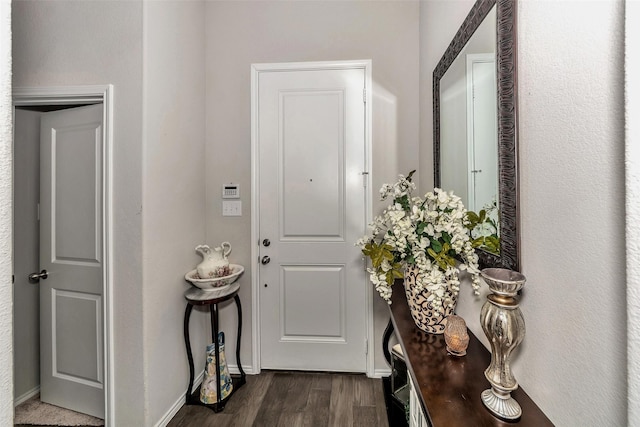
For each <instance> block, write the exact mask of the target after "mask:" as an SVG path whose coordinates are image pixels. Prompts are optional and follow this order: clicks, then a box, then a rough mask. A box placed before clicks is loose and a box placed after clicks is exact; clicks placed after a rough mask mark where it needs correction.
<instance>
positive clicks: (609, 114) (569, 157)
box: [421, 1, 627, 426]
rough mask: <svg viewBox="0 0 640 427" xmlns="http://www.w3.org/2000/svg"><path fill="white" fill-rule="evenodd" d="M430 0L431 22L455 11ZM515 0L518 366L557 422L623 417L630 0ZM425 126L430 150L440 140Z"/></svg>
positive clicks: (475, 307) (467, 304) (427, 17)
mask: <svg viewBox="0 0 640 427" xmlns="http://www.w3.org/2000/svg"><path fill="white" fill-rule="evenodd" d="M433 3H436V4H435V7H434V4H433ZM425 5H426V9H428V10H431V11H434V10H435V9H438V12H439V13H441V14H435V13H434V14H430V13H424V14H423V21H422V22H421V25H423V26H434V27H436V26H437V25H438V22H442V21H443V20H444V16H445V15H447V14H448V12H447V8H446V7H444V5H443V4H440V3H439V2H430V1H427V2H426V3H425ZM456 6H457V5H456V4H451V5H450V8H451V14H454V13H455V14H457V13H459V11H457V8H456V11H453V9H454V8H455V7H456ZM518 9H519V10H518V66H519V69H518V96H519V103H518V107H519V138H520V139H519V147H520V156H519V158H520V166H519V170H520V180H521V181H520V221H521V230H522V236H521V250H522V253H521V254H522V267H521V270H522V272H523V273H524V274H525V275H526V276H527V279H528V281H527V284H526V285H525V289H524V292H523V296H522V299H521V308H522V311H523V313H524V318H525V322H526V324H527V334H526V337H525V339H524V342H523V344H522V345H521V347H520V348H519V349H518V350H517V351H516V355H515V361H514V363H513V371H514V374H515V376H516V379H517V380H518V381H519V383H520V384H521V385H522V387H523V388H524V389H525V390H526V391H527V393H528V394H529V395H530V396H531V397H532V398H533V399H534V401H535V402H536V403H537V404H538V405H539V406H540V408H541V409H542V410H543V411H544V412H545V413H546V414H547V416H549V418H550V419H551V421H553V422H554V423H555V424H556V425H566V426H583V425H589V426H591V425H611V426H620V425H626V423H627V416H626V413H627V405H626V387H625V386H626V375H627V373H626V369H625V367H626V351H625V350H626V343H625V339H626V317H625V307H626V304H625V303H626V301H625V275H624V269H625V263H624V260H625V254H624V242H625V235H624V191H623V188H624V176H623V173H624V165H623V158H624V157H623V147H624V144H623V138H624V134H623V125H624V122H623V117H624V114H623V91H622V76H623V71H622V70H623V61H622V53H623V48H622V46H623V43H622V40H623V39H622V29H623V19H622V18H623V3H621V2H616V1H597V2H593V1H572V2H569V1H557V2H542V1H520V2H518ZM467 10H468V9H467ZM463 18H464V17H463ZM461 22H462V20H460V21H459V23H461ZM459 23H458V25H459ZM433 30H434V31H436V30H437V28H433ZM423 42H425V43H427V46H423V48H425V49H428V46H429V41H428V40H425V39H423ZM422 72H423V73H425V72H428V70H422ZM422 136H423V144H422V146H421V154H422V153H423V151H422V150H427V152H428V151H429V150H430V149H431V142H430V141H431V138H430V136H429V135H425V134H422ZM422 157H423V162H424V163H423V164H425V166H426V160H424V159H426V158H427V155H424V156H422ZM463 286H464V285H463ZM470 294H471V293H470V291H469V290H468V289H464V288H463V290H462V293H461V299H460V305H459V310H458V312H459V314H461V315H462V316H463V317H464V318H465V319H466V320H467V322H468V324H469V325H470V328H471V329H472V330H473V331H474V333H475V334H476V335H477V336H479V337H482V338H483V339H484V335H483V333H482V329H481V328H480V325H479V319H478V317H479V312H480V307H481V303H480V301H475V300H474V299H473V298H472V297H471V296H470ZM484 342H485V344H486V339H484Z"/></svg>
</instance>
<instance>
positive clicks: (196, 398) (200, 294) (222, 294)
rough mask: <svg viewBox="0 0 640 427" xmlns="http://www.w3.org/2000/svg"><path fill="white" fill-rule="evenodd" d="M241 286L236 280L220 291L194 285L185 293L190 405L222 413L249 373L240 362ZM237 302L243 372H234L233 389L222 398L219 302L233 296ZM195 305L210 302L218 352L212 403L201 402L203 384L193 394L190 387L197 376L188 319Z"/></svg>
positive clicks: (212, 333) (214, 337)
mask: <svg viewBox="0 0 640 427" xmlns="http://www.w3.org/2000/svg"><path fill="white" fill-rule="evenodd" d="M238 289H240V284H239V283H234V284H232V285H230V286H229V287H226V288H223V289H221V290H214V291H203V290H201V289H198V288H191V289H189V290H187V291H186V292H185V293H184V297H185V299H186V300H187V308H186V310H185V312H184V343H185V347H186V349H187V358H188V359H189V387H187V395H186V397H185V403H186V404H187V405H200V406H206V407H207V408H209V409H212V410H213V411H214V412H220V411H222V410H223V409H224V406H225V404H226V403H227V401H228V400H229V399H230V398H231V396H233V393H235V392H236V391H237V390H238V389H239V388H240V387H241V386H243V385H244V384H245V383H246V375H245V373H244V371H243V370H242V363H241V362H240V338H241V336H242V305H241V304H240V297H239V296H238ZM232 298H233V300H234V301H235V303H236V308H237V309H238V337H237V340H236V363H237V364H238V369H239V370H240V375H232V376H231V379H232V381H233V390H232V391H231V393H230V394H229V396H227V397H225V398H224V399H220V396H221V392H220V364H219V361H220V354H219V351H220V348H219V346H218V304H220V303H222V302H225V301H228V300H230V299H232ZM195 305H208V306H209V310H210V313H211V338H212V340H213V342H214V343H215V355H216V379H217V385H216V391H217V396H218V401H217V402H216V403H212V404H206V403H202V402H201V401H200V387H198V388H197V389H196V390H195V391H194V392H193V393H192V392H191V388H192V387H193V380H194V375H195V368H194V365H193V352H192V351H191V341H190V339H189V318H190V317H191V311H192V310H193V306H195Z"/></svg>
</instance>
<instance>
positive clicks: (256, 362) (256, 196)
mask: <svg viewBox="0 0 640 427" xmlns="http://www.w3.org/2000/svg"><path fill="white" fill-rule="evenodd" d="M371 66H372V61H371V60H370V59H366V60H352V61H317V62H285V63H264V64H262V63H261V64H251V260H252V261H251V271H252V273H253V274H252V275H251V276H252V279H251V308H252V319H251V320H252V328H251V344H252V358H251V359H252V366H251V372H253V373H254V374H259V373H260V370H261V361H260V345H261V344H260V327H261V326H260V304H259V291H260V287H259V284H260V268H259V266H260V264H259V259H258V258H259V257H258V251H259V245H260V242H259V239H260V227H259V212H260V206H259V204H260V193H259V191H260V190H259V189H260V185H259V184H260V183H259V180H258V177H259V166H260V165H259V159H258V157H259V156H258V123H257V118H258V78H259V76H260V73H263V72H275V71H293V70H296V71H312V70H315V71H318V70H351V69H362V70H364V72H365V92H364V94H363V96H364V99H365V137H364V139H365V141H364V143H365V149H364V152H365V153H364V155H365V159H364V165H365V170H364V171H362V172H363V180H364V186H365V190H366V191H365V212H364V215H365V218H364V224H365V227H366V225H367V224H369V223H370V222H371V219H372V210H373V205H372V199H371V194H370V193H371V191H370V189H371V173H370V171H371V166H372V163H371V152H372V148H371V147H372V143H371V141H372V121H371V117H372V92H373V90H372V88H373V86H372V77H371V76H372V70H371ZM365 232H366V230H365V229H363V230H362V233H363V235H364V233H365ZM354 244H355V242H354ZM365 267H366V264H365V261H364V259H363V270H364V269H365ZM362 286H364V287H365V298H366V307H365V316H366V319H365V329H366V330H365V334H366V339H367V351H366V358H367V360H366V373H367V376H368V377H374V376H375V365H374V362H375V360H374V354H375V351H374V346H373V343H374V336H373V334H374V325H373V291H372V287H371V286H369V281H368V278H367V276H366V275H363V283H362Z"/></svg>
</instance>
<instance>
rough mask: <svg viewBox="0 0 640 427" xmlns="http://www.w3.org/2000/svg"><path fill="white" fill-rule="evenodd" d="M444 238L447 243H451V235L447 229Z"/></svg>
mask: <svg viewBox="0 0 640 427" xmlns="http://www.w3.org/2000/svg"><path fill="white" fill-rule="evenodd" d="M442 240H444V241H445V242H446V243H449V244H450V243H451V236H449V233H447V232H446V231H443V232H442Z"/></svg>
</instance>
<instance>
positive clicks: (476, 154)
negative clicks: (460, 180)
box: [469, 54, 498, 212]
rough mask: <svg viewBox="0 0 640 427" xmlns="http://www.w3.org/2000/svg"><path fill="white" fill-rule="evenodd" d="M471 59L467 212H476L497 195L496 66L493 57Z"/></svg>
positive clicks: (483, 56)
mask: <svg viewBox="0 0 640 427" xmlns="http://www.w3.org/2000/svg"><path fill="white" fill-rule="evenodd" d="M469 57H471V58H470V59H471V64H470V65H471V68H470V70H471V86H470V87H471V90H470V94H471V96H472V102H471V107H472V108H471V112H470V119H471V120H470V126H469V157H470V158H469V165H470V167H471V170H470V173H469V177H470V180H471V183H470V188H469V209H471V210H474V211H476V212H478V211H479V210H480V209H482V208H483V207H485V206H486V205H487V204H489V203H490V202H491V201H492V200H493V198H494V197H497V194H498V122H497V117H498V113H497V102H498V101H497V98H496V93H497V89H496V85H497V82H496V70H495V67H496V63H495V56H494V55H493V54H476V55H469Z"/></svg>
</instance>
